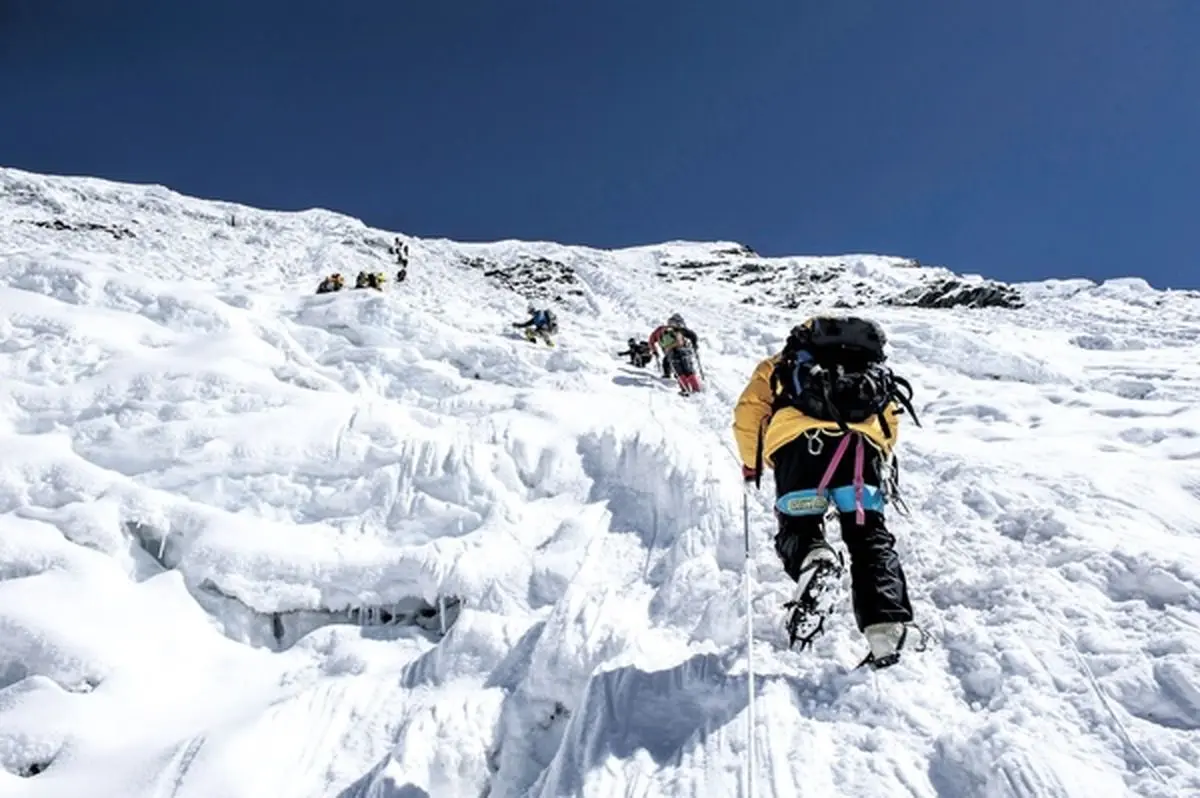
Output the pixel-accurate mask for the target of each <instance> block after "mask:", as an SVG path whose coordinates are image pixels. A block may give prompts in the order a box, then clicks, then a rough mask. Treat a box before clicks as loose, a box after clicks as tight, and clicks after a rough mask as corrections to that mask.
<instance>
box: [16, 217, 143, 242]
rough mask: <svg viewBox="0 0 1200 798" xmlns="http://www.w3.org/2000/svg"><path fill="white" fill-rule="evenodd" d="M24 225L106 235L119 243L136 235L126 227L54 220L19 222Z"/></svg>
mask: <svg viewBox="0 0 1200 798" xmlns="http://www.w3.org/2000/svg"><path fill="white" fill-rule="evenodd" d="M21 221H22V223H24V224H31V225H33V226H34V227H42V228H45V229H47V230H69V231H71V232H78V233H108V234H109V235H110V236H112V237H113V238H115V239H117V240H118V241H120V240H121V239H123V238H137V235H136V234H135V233H134V232H133V231H132V230H130V229H129V228H128V227H122V226H119V225H109V224H96V223H95V222H75V223H73V224H72V223H70V222H64V221H63V220H62V219H54V220H52V221H49V222H47V221H29V220H24V219H23V220H21Z"/></svg>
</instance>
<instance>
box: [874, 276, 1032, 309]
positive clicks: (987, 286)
mask: <svg viewBox="0 0 1200 798" xmlns="http://www.w3.org/2000/svg"><path fill="white" fill-rule="evenodd" d="M883 302H884V304H887V305H901V306H905V307H916V308H957V307H962V308H1008V309H1016V308H1020V307H1024V305H1025V301H1024V299H1022V297H1021V293H1020V292H1019V291H1018V290H1017V289H1015V288H1013V287H1012V286H1010V285H1005V284H1004V283H997V282H992V281H987V282H983V283H975V284H967V283H964V282H962V281H961V280H954V279H947V280H939V281H937V282H936V283H933V284H932V285H924V286H917V287H915V288H910V289H909V290H907V291H905V292H904V293H902V294H900V295H898V296H894V297H888V298H886V299H884V300H883Z"/></svg>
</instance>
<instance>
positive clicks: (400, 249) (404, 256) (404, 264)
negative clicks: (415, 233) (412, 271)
mask: <svg viewBox="0 0 1200 798" xmlns="http://www.w3.org/2000/svg"><path fill="white" fill-rule="evenodd" d="M388 252H389V253H391V254H392V255H395V256H396V263H397V264H399V265H400V267H401V268H404V269H407V268H408V244H406V243H404V242H403V241H401V240H400V236H396V238H395V241H394V242H393V243H392V245H391V246H390V247H388Z"/></svg>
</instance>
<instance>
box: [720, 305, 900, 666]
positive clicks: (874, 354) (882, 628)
mask: <svg viewBox="0 0 1200 798" xmlns="http://www.w3.org/2000/svg"><path fill="white" fill-rule="evenodd" d="M886 342H887V337H886V335H885V334H884V332H883V330H882V329H881V328H880V327H879V326H878V325H877V324H875V322H872V321H869V320H866V319H861V318H856V317H848V318H837V317H821V316H818V317H814V318H812V319H809V320H808V321H806V322H805V323H804V324H801V325H798V326H797V327H795V328H793V329H792V331H791V334H790V335H789V337H788V340H787V343H786V344H785V345H784V348H783V350H782V351H781V352H780V353H779V354H776V355H773V356H771V357H769V358H767V359H766V360H763V361H762V362H760V363H759V364H758V366H757V367H756V368H755V369H754V373H753V374H752V375H751V377H750V381H749V383H747V385H746V387H745V389H744V390H743V391H742V394H741V396H740V397H739V398H738V402H737V405H736V407H735V408H734V411H733V416H734V420H733V433H734V437H735V439H736V440H737V446H738V452H739V454H740V455H741V460H742V477H743V479H744V480H746V481H747V482H751V481H752V482H755V483H756V484H757V483H758V482H759V480H760V478H761V471H762V468H763V466H764V465H765V466H767V467H769V468H771V469H773V471H774V473H775V493H776V502H775V515H776V518H777V520H778V532H777V534H776V535H775V551H776V553H777V554H778V555H779V558H780V560H781V561H782V562H783V567H784V570H785V571H786V572H787V574H788V576H789V577H791V579H792V580H793V581H794V582H796V595H795V600H794V601H793V602H791V603H790V604H789V607H790V608H791V609H792V612H791V614H790V617H789V619H788V631H789V633H790V634H791V637H792V642H793V643H795V642H796V641H797V640H799V641H802V644H803V645H802V647H804V646H807V645H809V644H810V643H811V642H812V640H813V639H814V638H815V637H816V636H817V635H818V634H820V633H821V631H822V630H823V628H824V621H825V618H826V617H827V616H828V615H829V613H830V612H831V611H832V609H833V600H834V596H833V593H834V592H835V589H836V587H837V586H838V585H839V584H840V581H841V577H842V573H843V564H842V561H841V557H840V556H839V555H838V554H837V553H836V552H834V550H833V549H832V548H831V547H830V546H829V544H828V543H827V542H826V540H825V534H824V517H825V512H826V510H827V509H829V507H830V505H831V504H832V505H833V506H834V507H836V509H837V513H838V520H839V521H840V523H841V527H842V540H843V542H844V543H845V544H846V548H847V550H848V551H849V553H850V574H851V581H852V583H853V599H854V612H855V618H856V620H857V623H858V628H859V630H860V631H862V632H863V634H864V636H865V637H866V638H867V642H868V643H869V644H870V647H871V653H870V654H869V655H868V656H867V659H866V660H864V664H870V665H872V666H873V667H886V666H887V665H891V664H893V663H895V662H896V661H897V660H898V659H899V653H900V650H901V649H902V648H903V647H904V643H905V639H906V637H907V634H908V630H909V628H910V626H911V621H912V619H913V612H912V606H911V604H910V603H909V598H908V588H907V583H906V579H905V576H904V571H903V569H902V568H901V566H900V560H899V557H898V556H897V554H896V551H895V538H894V537H893V536H892V535H891V533H890V532H889V531H888V529H887V524H886V522H885V519H884V507H885V503H886V500H885V494H884V485H885V484H886V482H887V479H888V472H889V469H890V466H891V462H892V451H893V448H894V446H895V444H896V440H897V438H898V435H899V427H900V418H901V415H902V414H904V413H906V412H907V413H909V414H912V415H913V418H914V420H915V413H913V409H912V404H911V402H910V399H911V394H912V389H911V386H910V385H909V384H908V382H907V381H905V380H904V379H902V378H900V377H896V376H895V375H894V374H892V371H891V369H890V368H888V367H887V366H886V365H884V364H885V361H886V355H885V354H884V351H883V350H884V345H885V344H886ZM851 444H853V457H850V456H847V455H848V454H849V453H850V451H851ZM913 628H915V627H913Z"/></svg>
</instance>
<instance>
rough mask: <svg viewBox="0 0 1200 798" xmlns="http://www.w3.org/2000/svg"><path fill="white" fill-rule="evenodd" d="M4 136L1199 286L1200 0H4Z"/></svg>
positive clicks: (422, 203) (243, 169)
mask: <svg viewBox="0 0 1200 798" xmlns="http://www.w3.org/2000/svg"><path fill="white" fill-rule="evenodd" d="M0 164H3V165H7V166H16V167H20V168H24V169H30V170H33V171H40V172H51V173H67V174H90V175H98V176H103V177H109V178H112V179H117V180H127V181H135V182H153V183H162V184H165V185H167V186H170V187H171V188H174V189H176V190H178V191H182V192H184V193H188V194H195V195H199V196H203V197H212V198H221V199H228V200H234V201H238V202H243V203H247V204H250V205H256V206H260V207H267V208H278V209H302V208H308V207H325V208H333V209H336V210H340V211H344V212H346V213H349V214H352V215H354V216H357V217H360V218H362V219H363V220H365V221H366V222H367V223H369V224H373V225H378V226H381V227H385V228H391V229H397V230H401V231H404V232H407V233H412V234H415V235H422V236H447V237H450V238H456V239H462V240H489V239H499V238H526V239H549V240H557V241H563V242H568V243H585V244H592V245H596V246H604V247H610V246H623V245H632V244H640V243H648V242H653V241H661V240H666V239H675V238H687V239H701V240H713V239H734V240H738V241H743V242H745V243H747V244H749V245H751V246H753V247H754V248H755V249H757V250H758V251H759V252H761V253H763V254H793V253H794V254H834V253H842V252H878V253H886V254H896V255H905V256H909V257H916V258H919V259H920V260H921V261H923V262H926V263H934V264H941V265H946V266H949V267H950V268H953V269H955V270H956V271H960V272H973V273H982V274H985V275H988V276H992V277H997V278H1000V279H1008V280H1023V279H1038V278H1041V277H1047V276H1086V277H1091V278H1093V279H1103V278H1106V277H1111V276H1125V275H1139V276H1143V277H1146V278H1147V279H1149V280H1150V281H1151V282H1152V283H1154V284H1155V285H1158V286H1171V287H1200V0H1004V1H1003V2H984V0H911V1H908V0H906V1H905V2H899V1H898V0H819V1H818V0H737V2H729V0H608V1H607V2H592V0H503V2H501V0H459V1H458V2H438V1H437V0H424V1H423V2H409V1H408V0H345V1H344V2H332V1H331V0H323V1H322V2H311V1H310V0H288V2H281V1H279V0H244V2H232V0H206V1H205V2H187V3H185V2H167V1H166V0H86V1H85V0H53V2H46V1H45V0H0Z"/></svg>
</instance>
